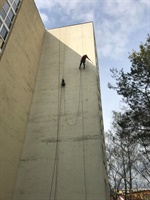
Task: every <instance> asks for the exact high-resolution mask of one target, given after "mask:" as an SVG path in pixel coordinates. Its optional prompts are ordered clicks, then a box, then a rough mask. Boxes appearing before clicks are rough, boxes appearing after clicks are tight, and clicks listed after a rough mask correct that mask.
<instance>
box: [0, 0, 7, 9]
mask: <svg viewBox="0 0 150 200" xmlns="http://www.w3.org/2000/svg"><path fill="white" fill-rule="evenodd" d="M5 1H6V0H0V10H1V9H2V7H3V5H4V3H5Z"/></svg>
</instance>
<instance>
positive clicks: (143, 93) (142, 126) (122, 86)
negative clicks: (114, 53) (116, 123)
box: [108, 35, 150, 159]
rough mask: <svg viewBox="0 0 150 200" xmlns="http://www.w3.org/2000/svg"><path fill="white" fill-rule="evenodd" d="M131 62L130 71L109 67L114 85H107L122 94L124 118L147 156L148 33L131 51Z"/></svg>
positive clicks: (149, 112) (149, 133)
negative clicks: (137, 48) (124, 109)
mask: <svg viewBox="0 0 150 200" xmlns="http://www.w3.org/2000/svg"><path fill="white" fill-rule="evenodd" d="M129 59H130V61H131V63H132V65H131V68H130V72H127V73H125V72H124V70H123V69H121V70H120V71H118V70H117V69H115V68H113V69H111V72H112V77H113V78H114V79H115V80H116V85H115V86H112V85H111V84H110V83H109V84H108V87H109V88H110V89H114V90H116V91H117V93H118V94H119V95H121V96H122V99H123V101H124V102H125V105H126V106H127V108H126V111H125V116H126V119H127V118H128V121H129V120H130V121H131V122H132V123H131V125H132V127H131V126H130V128H132V129H133V130H134V131H132V134H133V138H134V139H136V141H137V142H140V144H142V146H143V148H144V149H143V150H144V151H145V153H146V155H147V159H149V157H148V153H149V151H148V145H149V140H150V35H148V37H147V40H146V43H145V44H141V45H140V51H139V52H136V51H133V52H132V53H131V54H130V55H129Z"/></svg>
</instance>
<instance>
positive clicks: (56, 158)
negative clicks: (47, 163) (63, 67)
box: [49, 36, 61, 200]
mask: <svg viewBox="0 0 150 200" xmlns="http://www.w3.org/2000/svg"><path fill="white" fill-rule="evenodd" d="M59 37H60V36H59ZM59 90H60V41H59V73H58V106H57V109H58V110H57V115H58V118H57V121H58V123H57V135H56V147H55V160H54V166H53V174H52V181H51V187H50V194H49V200H51V196H52V189H53V182H54V175H55V171H56V178H55V193H54V200H55V199H56V195H57V180H58V142H59V127H60V126H59V124H60V111H61V96H60V94H59V93H60V91H59Z"/></svg>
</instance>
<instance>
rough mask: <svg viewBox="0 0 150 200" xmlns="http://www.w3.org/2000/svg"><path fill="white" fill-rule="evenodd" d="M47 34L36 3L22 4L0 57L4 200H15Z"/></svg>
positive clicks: (0, 173) (0, 153) (0, 175)
mask: <svg viewBox="0 0 150 200" xmlns="http://www.w3.org/2000/svg"><path fill="white" fill-rule="evenodd" d="M0 1H1V0H0ZM1 2H2V1H1ZM44 33H45V29H44V26H43V23H42V21H41V19H40V16H39V13H38V11H37V9H36V6H35V4H34V1H33V0H30V1H28V0H27V1H26V0H23V1H22V5H21V7H20V10H19V12H18V14H17V16H16V20H15V23H14V25H13V27H12V29H11V32H10V35H9V38H8V40H7V43H6V46H5V49H3V52H2V54H1V55H0V134H1V135H0V199H1V200H12V196H13V191H14V186H15V183H16V174H17V171H18V165H19V160H20V156H21V153H22V147H23V143H24V137H25V133H26V127H27V122H28V117H29V112H30V105H31V101H32V97H33V93H34V86H35V80H36V75H37V69H38V64H39V58H40V53H41V48H42V42H43V36H44Z"/></svg>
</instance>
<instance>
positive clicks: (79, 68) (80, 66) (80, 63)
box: [79, 61, 82, 69]
mask: <svg viewBox="0 0 150 200" xmlns="http://www.w3.org/2000/svg"><path fill="white" fill-rule="evenodd" d="M81 65H82V61H81V62H80V65H79V69H81Z"/></svg>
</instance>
